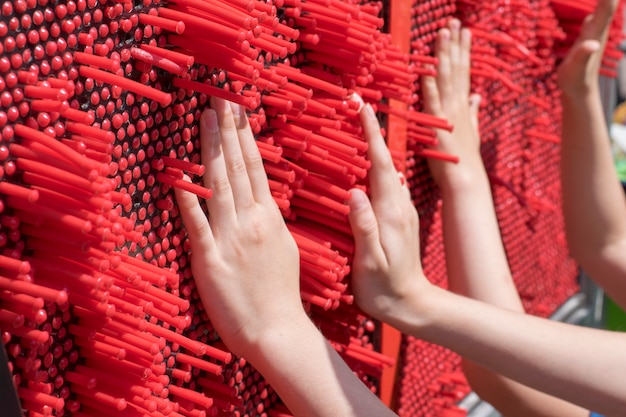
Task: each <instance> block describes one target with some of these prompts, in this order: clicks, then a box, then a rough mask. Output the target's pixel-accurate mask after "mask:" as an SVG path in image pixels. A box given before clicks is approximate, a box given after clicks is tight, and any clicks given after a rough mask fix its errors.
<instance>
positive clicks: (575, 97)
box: [561, 84, 600, 104]
mask: <svg viewBox="0 0 626 417" xmlns="http://www.w3.org/2000/svg"><path fill="white" fill-rule="evenodd" d="M595 97H600V89H599V85H596V84H594V85H584V86H578V87H577V88H562V89H561V103H562V104H580V103H584V102H586V101H588V100H592V99H594V98H595Z"/></svg>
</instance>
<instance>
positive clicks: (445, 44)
mask: <svg viewBox="0 0 626 417" xmlns="http://www.w3.org/2000/svg"><path fill="white" fill-rule="evenodd" d="M471 36H472V35H471V32H470V31H469V29H461V24H460V22H459V21H458V20H457V19H452V20H450V22H449V24H448V28H443V29H440V30H439V33H438V34H437V42H436V45H435V51H436V56H437V59H438V60H439V65H438V67H437V77H432V76H425V77H423V78H422V94H423V99H424V110H425V111H426V112H427V113H430V114H432V115H434V116H437V117H441V118H444V119H447V120H448V121H449V122H450V123H452V125H453V126H454V130H453V131H452V132H447V131H444V130H440V129H439V130H438V131H437V138H438V139H439V147H438V149H439V150H441V151H443V152H445V153H448V154H451V155H455V156H458V157H459V163H458V164H452V163H450V162H443V161H439V160H435V159H429V161H428V163H429V166H430V170H431V173H432V175H433V178H434V179H435V181H436V182H437V184H438V185H439V186H440V187H452V188H460V187H463V186H464V185H466V184H468V183H471V181H472V180H473V178H474V175H475V172H476V170H479V171H478V172H481V171H484V168H483V163H482V159H481V156H480V137H479V134H478V119H477V115H478V107H479V104H480V96H478V95H471V96H470V53H471V43H472V40H471Z"/></svg>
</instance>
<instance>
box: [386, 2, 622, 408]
mask: <svg viewBox="0 0 626 417" xmlns="http://www.w3.org/2000/svg"><path fill="white" fill-rule="evenodd" d="M555 3H558V7H557V8H556V10H557V13H554V10H553V9H552V6H554V4H555ZM555 7H556V6H555ZM620 7H623V4H622V5H621V6H620ZM592 8H593V5H585V6H581V5H580V3H579V2H565V1H562V2H550V1H540V2H515V3H509V2H489V3H486V2H474V1H456V2H454V1H451V2H446V1H441V2H424V3H423V2H415V3H414V8H413V10H414V11H415V13H414V15H413V19H414V25H415V26H414V31H413V41H412V47H413V53H417V54H420V55H421V54H427V53H428V52H429V51H431V49H432V45H433V43H432V42H433V40H434V33H435V32H436V30H437V29H438V28H440V27H442V25H443V24H444V22H445V21H446V19H447V18H448V17H449V16H452V15H454V16H456V17H458V18H459V19H460V20H461V21H462V23H463V25H464V26H467V27H470V28H471V29H472V32H473V35H474V36H473V50H472V59H473V61H472V81H473V90H474V91H475V92H478V93H480V94H481V96H482V104H481V111H480V115H479V120H480V131H481V139H482V147H481V152H482V154H483V159H484V161H485V165H486V167H487V170H488V173H489V176H490V180H491V184H492V191H493V195H494V200H495V205H496V212H497V216H498V219H499V222H500V228H501V232H502V238H503V241H504V245H505V249H506V253H507V255H508V258H509V264H510V267H511V271H512V273H513V278H514V280H515V283H516V286H517V288H518V290H519V292H520V295H521V297H522V301H523V304H524V307H525V308H526V311H527V312H528V313H530V314H534V315H538V316H541V317H547V316H549V315H550V314H552V313H553V312H554V311H555V310H556V309H557V308H558V307H559V306H560V305H561V304H562V303H563V302H564V301H565V300H567V298H569V297H570V296H571V295H573V294H574V293H575V292H576V291H577V290H578V285H577V280H576V278H577V274H578V270H577V266H576V264H575V263H574V262H573V260H572V259H570V258H569V256H568V253H567V248H566V242H565V236H564V234H563V233H564V232H563V219H562V216H561V199H560V185H559V167H558V164H559V142H560V138H559V135H560V102H559V99H558V91H557V86H556V82H555V81H556V80H555V69H556V66H557V65H558V62H559V60H560V59H561V58H562V57H563V54H564V51H565V50H566V49H565V48H568V47H569V45H571V42H572V38H571V37H572V33H573V32H574V28H575V27H576V25H580V22H581V19H582V17H584V16H585V15H586V14H588V13H589V11H591V10H592ZM566 10H567V11H570V13H568V14H567V15H565V11H566ZM581 10H582V11H581ZM616 16H617V17H616V18H615V20H614V22H613V25H612V30H611V36H610V41H609V43H608V46H607V51H606V53H605V58H604V60H603V74H604V75H607V76H614V75H615V73H614V71H612V70H611V69H612V68H614V64H615V62H616V59H618V58H619V57H620V56H621V53H620V52H619V51H618V50H617V49H616V48H617V47H616V45H617V44H618V43H619V42H620V40H621V39H622V36H623V35H622V34H621V27H622V18H621V13H619V12H618V13H616ZM564 27H565V29H564ZM424 28H428V29H424ZM566 32H567V35H566ZM411 147H413V148H414V149H415V150H416V152H415V153H416V154H419V153H420V152H421V146H420V145H419V144H417V143H414V144H413V145H411V144H409V148H410V149H411ZM408 166H409V182H410V184H411V188H412V190H413V196H414V200H415V202H416V205H417V207H418V210H419V212H420V219H421V227H422V229H421V232H422V234H423V264H424V271H425V273H426V274H427V276H428V277H429V278H430V279H431V280H432V281H433V282H435V283H437V284H438V285H441V286H443V287H445V286H446V285H447V283H446V277H445V260H444V257H443V240H442V235H441V212H440V197H439V195H438V191H437V189H436V186H435V185H434V184H433V183H432V180H431V179H430V177H429V175H428V168H427V166H426V164H425V162H424V160H422V159H420V158H410V161H409V163H408ZM538 353H539V352H538ZM433 362H434V363H435V364H436V365H434V364H433ZM400 367H401V369H402V371H401V374H400V375H399V381H398V383H397V390H396V392H397V395H396V397H397V409H398V412H399V414H400V415H401V416H407V417H408V416H411V417H413V416H455V415H464V412H463V411H462V410H459V409H457V408H456V407H455V405H454V404H455V403H456V402H457V401H458V399H459V398H462V397H463V396H464V395H465V394H466V393H467V392H468V391H469V387H468V386H467V384H466V382H464V381H463V378H462V374H461V371H460V358H459V357H458V356H457V355H456V354H455V353H453V352H451V351H449V350H446V349H443V348H441V347H438V346H433V345H430V344H428V343H425V342H423V341H420V340H417V339H415V338H412V337H405V339H404V341H403V346H402V363H401V365H400ZM442 375H443V377H442ZM450 376H451V377H452V378H450Z"/></svg>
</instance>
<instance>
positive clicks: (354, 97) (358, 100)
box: [350, 93, 365, 113]
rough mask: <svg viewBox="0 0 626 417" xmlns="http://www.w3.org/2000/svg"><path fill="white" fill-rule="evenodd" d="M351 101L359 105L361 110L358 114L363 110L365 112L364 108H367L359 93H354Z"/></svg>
mask: <svg viewBox="0 0 626 417" xmlns="http://www.w3.org/2000/svg"><path fill="white" fill-rule="evenodd" d="M350 100H352V101H354V102H357V103H359V108H358V110H357V112H358V113H361V110H363V107H365V102H364V101H363V99H362V98H361V96H360V95H358V94H357V93H352V94H351V95H350Z"/></svg>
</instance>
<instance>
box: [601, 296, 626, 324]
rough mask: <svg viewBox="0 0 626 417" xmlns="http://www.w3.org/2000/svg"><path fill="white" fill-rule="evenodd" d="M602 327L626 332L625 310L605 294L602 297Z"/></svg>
mask: <svg viewBox="0 0 626 417" xmlns="http://www.w3.org/2000/svg"><path fill="white" fill-rule="evenodd" d="M604 327H606V328H607V329H608V330H616V331H620V332H626V312H624V310H622V309H621V308H620V307H619V306H618V305H617V304H615V303H614V302H613V300H611V299H610V298H608V297H606V296H605V299H604Z"/></svg>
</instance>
